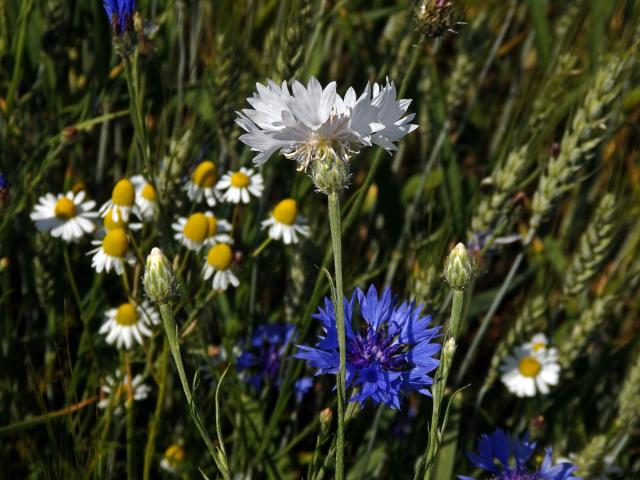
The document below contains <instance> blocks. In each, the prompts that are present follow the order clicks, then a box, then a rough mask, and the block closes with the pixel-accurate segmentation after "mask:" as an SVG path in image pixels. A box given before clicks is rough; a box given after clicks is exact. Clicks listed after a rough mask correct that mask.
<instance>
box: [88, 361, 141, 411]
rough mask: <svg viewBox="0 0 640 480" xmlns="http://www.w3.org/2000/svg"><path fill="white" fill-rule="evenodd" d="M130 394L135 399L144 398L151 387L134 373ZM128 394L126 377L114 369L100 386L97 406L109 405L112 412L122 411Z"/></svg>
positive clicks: (104, 406)
mask: <svg viewBox="0 0 640 480" xmlns="http://www.w3.org/2000/svg"><path fill="white" fill-rule="evenodd" d="M131 390H132V396H133V399H134V400H135V401H140V400H146V399H147V398H148V397H149V393H150V392H151V387H150V386H149V385H146V384H145V383H144V379H143V377H142V375H136V376H135V377H133V378H132V379H131ZM128 395H129V385H128V384H127V378H126V376H125V375H122V374H121V373H120V370H116V372H115V374H114V375H113V376H111V375H110V376H108V377H107V378H106V379H105V384H104V385H103V386H102V388H101V392H100V401H99V402H98V408H108V407H109V406H110V405H111V408H113V413H114V414H116V415H119V414H120V413H122V405H123V404H125V403H126V401H127V397H128Z"/></svg>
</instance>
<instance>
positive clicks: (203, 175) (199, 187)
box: [184, 160, 220, 207]
mask: <svg viewBox="0 0 640 480" xmlns="http://www.w3.org/2000/svg"><path fill="white" fill-rule="evenodd" d="M217 182H218V173H217V171H216V165H215V163H213V162H212V161H210V160H203V161H202V162H200V163H199V164H198V165H197V166H196V168H194V169H193V172H192V173H191V178H190V179H189V181H188V182H187V183H186V185H185V187H184V189H185V190H186V191H187V196H188V197H189V199H190V200H193V201H194V202H200V201H202V199H203V198H205V199H206V200H207V205H209V206H210V207H214V206H215V205H216V203H218V202H219V201H220V193H219V192H218V190H217V187H216V183H217Z"/></svg>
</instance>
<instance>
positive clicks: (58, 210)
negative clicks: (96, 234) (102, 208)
mask: <svg viewBox="0 0 640 480" xmlns="http://www.w3.org/2000/svg"><path fill="white" fill-rule="evenodd" d="M85 196H86V194H85V192H84V191H80V192H78V193H74V192H72V191H69V192H67V193H66V194H62V193H59V194H58V195H57V196H55V195H53V194H52V193H47V194H46V195H45V196H43V197H40V199H39V200H38V204H37V205H36V206H35V207H34V208H33V212H31V220H33V221H34V222H35V223H36V228H37V229H38V230H40V231H47V232H49V233H51V236H52V237H55V238H62V239H63V240H64V241H65V242H72V241H76V240H79V239H80V238H82V237H83V236H84V235H85V234H87V233H92V232H93V231H94V230H95V223H94V220H95V219H96V218H97V217H98V213H97V212H95V211H94V210H93V208H94V207H95V206H96V202H94V201H93V200H86V201H85Z"/></svg>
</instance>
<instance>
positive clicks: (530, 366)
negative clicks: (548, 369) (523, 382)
mask: <svg viewBox="0 0 640 480" xmlns="http://www.w3.org/2000/svg"><path fill="white" fill-rule="evenodd" d="M518 369H519V370H520V373H521V374H522V376H523V377H537V376H538V374H539V373H540V370H542V365H541V364H540V362H539V361H538V360H536V359H535V358H533V357H522V359H521V360H520V364H519V365H518Z"/></svg>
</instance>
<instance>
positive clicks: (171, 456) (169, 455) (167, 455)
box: [160, 443, 184, 473]
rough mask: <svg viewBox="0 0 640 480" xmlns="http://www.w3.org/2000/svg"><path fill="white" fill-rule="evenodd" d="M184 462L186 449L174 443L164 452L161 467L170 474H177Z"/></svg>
mask: <svg viewBox="0 0 640 480" xmlns="http://www.w3.org/2000/svg"><path fill="white" fill-rule="evenodd" d="M183 462H184V448H183V447H182V446H181V445H178V444H177V443H173V444H171V445H169V447H167V449H166V450H165V451H164V455H163V457H162V460H161V461H160V467H161V468H162V469H163V470H166V471H167V472H169V473H177V472H179V471H180V468H181V467H182V464H183Z"/></svg>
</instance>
